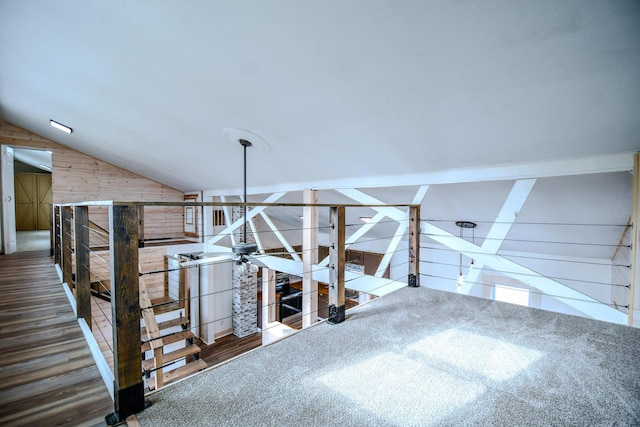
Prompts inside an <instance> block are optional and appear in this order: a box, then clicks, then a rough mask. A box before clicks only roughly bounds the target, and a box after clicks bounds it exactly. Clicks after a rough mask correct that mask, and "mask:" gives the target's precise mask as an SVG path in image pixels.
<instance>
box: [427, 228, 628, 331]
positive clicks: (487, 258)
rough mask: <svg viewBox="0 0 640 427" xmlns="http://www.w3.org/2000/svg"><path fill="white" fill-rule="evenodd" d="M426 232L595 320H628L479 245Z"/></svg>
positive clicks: (439, 232)
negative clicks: (480, 247) (480, 250)
mask: <svg viewBox="0 0 640 427" xmlns="http://www.w3.org/2000/svg"><path fill="white" fill-rule="evenodd" d="M422 232H423V233H425V234H426V235H427V236H428V237H429V238H430V239H432V240H435V241H436V242H438V243H441V244H443V245H445V246H446V247H448V248H451V249H453V250H455V251H457V252H461V253H463V254H465V255H466V256H468V257H471V256H475V257H476V259H478V260H479V261H480V262H482V263H483V264H484V265H488V266H490V267H491V268H493V269H494V270H496V271H499V272H501V273H503V274H505V275H507V276H510V277H513V278H515V279H517V280H519V281H521V282H523V283H526V284H527V285H529V286H532V287H534V288H536V289H538V290H540V291H541V292H542V293H543V294H546V295H549V296H552V297H558V298H562V302H563V303H565V304H567V305H568V306H570V307H573V308H574V309H576V310H578V311H580V312H582V313H584V314H586V315H587V316H590V317H592V318H594V319H598V320H603V321H607V322H614V323H620V324H624V323H626V321H627V318H626V315H625V314H624V313H622V312H620V311H618V310H615V309H614V308H612V307H609V306H608V305H606V304H603V303H601V302H600V301H598V300H596V299H594V298H591V297H590V296H588V295H585V294H583V293H581V292H578V291H576V290H574V289H571V288H570V287H568V286H566V285H563V284H562V283H560V282H557V281H555V280H552V279H550V278H548V277H545V276H543V275H541V274H539V273H537V272H535V271H533V270H531V269H528V268H526V267H523V266H522V265H520V264H517V263H515V262H513V261H511V260H509V259H507V258H504V257H502V256H500V255H495V254H488V253H479V251H478V249H479V248H478V246H476V245H474V244H472V243H471V242H467V241H466V240H464V239H461V238H459V237H457V236H454V235H453V234H451V233H449V232H448V231H445V230H443V229H441V228H439V227H436V226H435V225H432V224H429V223H428V222H426V221H425V222H423V223H422Z"/></svg>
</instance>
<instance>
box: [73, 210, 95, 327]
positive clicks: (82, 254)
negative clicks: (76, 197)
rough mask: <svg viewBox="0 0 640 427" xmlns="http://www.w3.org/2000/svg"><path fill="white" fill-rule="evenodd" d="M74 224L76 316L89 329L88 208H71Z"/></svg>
mask: <svg viewBox="0 0 640 427" xmlns="http://www.w3.org/2000/svg"><path fill="white" fill-rule="evenodd" d="M73 219H74V224H75V234H74V238H75V240H74V247H75V256H76V307H77V316H78V318H82V319H84V320H85V321H86V322H87V325H88V326H89V328H91V289H90V287H91V277H90V269H89V208H88V207H87V206H76V207H74V208H73Z"/></svg>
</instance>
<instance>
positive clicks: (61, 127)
mask: <svg viewBox="0 0 640 427" xmlns="http://www.w3.org/2000/svg"><path fill="white" fill-rule="evenodd" d="M49 124H50V125H51V126H53V127H54V128H56V129H58V130H61V131H62V132H65V133H69V134H70V133H71V132H73V129H71V128H70V127H69V126H65V125H63V124H62V123H58V122H56V121H55V120H49Z"/></svg>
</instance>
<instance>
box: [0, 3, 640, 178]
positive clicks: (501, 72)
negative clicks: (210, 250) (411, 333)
mask: <svg viewBox="0 0 640 427" xmlns="http://www.w3.org/2000/svg"><path fill="white" fill-rule="evenodd" d="M639 75H640V3H638V2H635V1H615V2H589V3H585V2H568V1H556V0H546V1H537V2H531V1H524V0H522V1H512V2H498V1H496V0H489V1H483V2H467V1H459V2H451V1H430V2H424V1H421V0H414V1H408V0H406V1H402V2H388V1H382V0H374V1H369V2H361V1H356V0H347V1H341V2H303V3H300V2H297V1H294V0H285V1H282V2H278V3H277V4H274V3H273V2H261V1H240V2H210V1H204V0H200V1H191V2H189V3H188V5H186V4H178V3H172V2H164V3H157V2H151V1H140V2H91V3H86V2H81V1H66V2H50V1H46V0H33V1H28V2H24V1H3V2H0V109H1V110H0V114H1V116H2V118H4V120H6V121H8V122H11V123H13V124H15V125H17V126H20V127H23V128H25V129H28V130H30V131H33V132H35V133H37V134H40V135H43V136H45V137H47V138H50V139H53V140H55V141H57V142H59V143H61V144H64V145H67V146H70V147H72V148H74V149H77V150H79V151H81V152H84V153H87V154H90V155H92V156H95V157H97V158H100V159H103V160H105V161H107V162H110V163H113V164H115V165H118V166H120V167H124V168H126V169H129V170H131V171H133V172H136V173H139V174H141V175H143V176H147V177H149V178H152V179H155V180H157V181H159V182H162V183H165V184H167V185H170V186H172V187H175V188H177V189H181V190H185V191H187V190H194V189H237V183H238V182H241V181H240V177H241V168H239V167H238V166H239V162H238V164H236V162H235V160H236V159H240V147H238V145H237V144H235V143H231V142H229V141H228V140H227V139H225V137H224V136H223V135H222V132H221V131H222V129H225V128H229V127H231V128H241V129H247V130H249V131H252V132H255V133H256V134H258V135H260V136H261V137H262V138H264V139H265V140H266V141H267V142H268V143H269V145H270V148H271V149H270V151H269V152H268V153H264V154H262V155H261V156H259V158H257V157H253V158H250V160H249V161H250V163H251V175H250V176H249V177H248V178H249V182H260V183H261V184H262V185H266V186H268V185H274V186H275V185H278V184H282V183H291V182H299V181H304V182H308V183H312V182H336V183H338V184H339V183H340V182H341V180H344V179H351V180H358V179H361V178H362V179H363V178H367V177H369V178H370V177H372V176H395V175H401V174H416V173H427V172H433V171H435V170H443V169H450V168H460V167H477V166H483V165H498V164H508V163H513V162H525V161H542V160H550V159H564V158H573V157H581V156H595V155H602V154H606V153H618V152H626V151H636V150H638V149H639V148H640V143H639V141H638V138H637V135H638V134H640V120H639V119H638V117H639V114H638V113H639V112H640V96H639V95H640V78H639V77H638V76H639ZM49 119H54V120H57V121H59V122H61V123H64V124H67V125H69V126H71V127H72V128H73V129H74V132H73V133H72V134H71V135H66V134H63V133H61V132H59V131H57V130H55V129H53V128H51V127H49ZM229 159H233V161H230V160H229Z"/></svg>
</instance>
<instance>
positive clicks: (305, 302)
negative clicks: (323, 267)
mask: <svg viewBox="0 0 640 427" xmlns="http://www.w3.org/2000/svg"><path fill="white" fill-rule="evenodd" d="M303 197H304V203H308V204H317V203H318V190H309V189H306V190H304V195H303ZM302 224H303V225H302V227H303V230H302V327H303V328H306V327H308V326H311V325H313V324H314V323H316V322H317V321H318V282H317V281H315V280H313V273H312V269H313V265H314V264H318V208H317V207H316V206H305V207H304V208H303V210H302Z"/></svg>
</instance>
